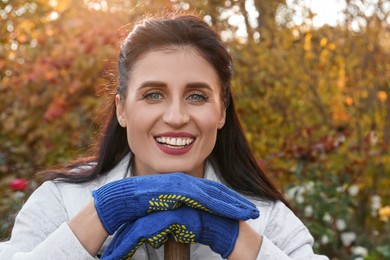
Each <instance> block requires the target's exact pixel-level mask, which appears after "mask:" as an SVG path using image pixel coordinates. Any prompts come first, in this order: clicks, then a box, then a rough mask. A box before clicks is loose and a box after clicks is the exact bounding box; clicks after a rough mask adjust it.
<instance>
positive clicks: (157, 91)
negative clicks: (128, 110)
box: [143, 90, 163, 101]
mask: <svg viewBox="0 0 390 260" xmlns="http://www.w3.org/2000/svg"><path fill="white" fill-rule="evenodd" d="M156 94H157V95H159V98H158V99H160V98H161V96H163V93H162V92H161V91H159V90H150V91H147V92H146V93H145V94H144V95H143V98H144V99H149V100H151V101H156V100H157V98H152V95H156Z"/></svg>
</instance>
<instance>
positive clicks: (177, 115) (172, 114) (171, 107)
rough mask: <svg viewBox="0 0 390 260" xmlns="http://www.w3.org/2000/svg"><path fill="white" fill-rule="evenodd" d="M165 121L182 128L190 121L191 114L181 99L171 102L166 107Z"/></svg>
mask: <svg viewBox="0 0 390 260" xmlns="http://www.w3.org/2000/svg"><path fill="white" fill-rule="evenodd" d="M163 121H164V122H165V123H166V124H168V125H170V126H172V127H173V128H180V127H182V126H184V125H185V124H187V123H188V122H189V121H190V115H189V114H188V112H187V109H186V107H185V105H184V104H181V102H180V101H177V102H171V103H169V104H168V106H167V107H166V108H165V111H164V115H163Z"/></svg>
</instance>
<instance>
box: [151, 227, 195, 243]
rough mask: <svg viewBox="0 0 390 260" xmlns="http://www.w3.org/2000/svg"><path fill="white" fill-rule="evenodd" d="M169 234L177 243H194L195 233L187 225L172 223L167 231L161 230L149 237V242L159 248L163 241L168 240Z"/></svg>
mask: <svg viewBox="0 0 390 260" xmlns="http://www.w3.org/2000/svg"><path fill="white" fill-rule="evenodd" d="M168 234H171V236H172V237H173V238H174V239H175V241H176V242H177V243H183V244H194V243H195V234H194V233H193V232H192V231H190V230H187V227H186V226H185V225H179V224H172V225H170V226H169V227H168V228H167V229H166V230H165V231H162V232H160V233H159V234H157V235H155V236H154V237H151V238H148V241H147V242H148V243H149V244H150V245H151V246H153V247H154V248H159V247H160V246H161V244H162V243H165V242H166V241H167V240H168Z"/></svg>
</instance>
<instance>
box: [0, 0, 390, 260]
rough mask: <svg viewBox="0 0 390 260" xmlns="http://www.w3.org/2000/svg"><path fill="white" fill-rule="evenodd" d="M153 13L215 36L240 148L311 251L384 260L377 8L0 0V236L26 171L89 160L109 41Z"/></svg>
mask: <svg viewBox="0 0 390 260" xmlns="http://www.w3.org/2000/svg"><path fill="white" fill-rule="evenodd" d="M161 10H184V11H194V12H196V13H198V14H200V15H201V16H203V17H204V19H205V20H206V21H207V22H209V23H210V24H212V25H213V26H214V27H215V28H216V29H217V30H218V31H219V32H221V35H222V37H223V39H224V41H225V42H226V44H227V45H228V47H229V50H230V52H231V54H232V56H233V58H234V61H235V68H236V75H235V78H234V82H233V85H234V91H235V98H236V101H237V104H238V110H239V115H240V117H241V119H242V122H243V123H244V127H245V130H246V134H247V137H248V139H249V140H250V144H251V146H252V148H253V149H254V150H255V151H256V155H257V156H258V160H259V163H261V164H262V165H265V166H266V168H267V170H268V171H269V174H270V175H271V176H272V178H273V179H274V180H275V181H276V182H277V183H278V184H279V185H280V187H281V188H282V189H283V190H284V192H285V194H286V196H287V197H288V198H289V199H290V201H291V203H292V205H293V207H294V209H295V211H296V213H297V214H298V215H299V217H300V218H301V219H302V220H303V221H304V223H305V224H306V225H307V226H308V227H309V229H310V230H311V232H312V234H313V235H314V236H315V239H316V243H315V250H316V251H317V252H320V253H323V254H326V255H328V256H329V257H330V258H331V259H390V150H389V149H390V147H389V145H390V62H389V61H390V15H389V13H390V2H389V1H385V0H345V1H344V0H311V1H309V0H246V1H245V0H241V1H240V0H201V1H200V0H199V1H180V0H171V1H168V0H153V1H152V0H149V1H136V0H128V1H120V0H101V1H99V0H95V1H93V0H83V1H82V0H49V1H46V0H35V1H34V0H32V1H25V0H23V1H22V0H0V240H3V239H6V238H7V237H8V236H9V234H10V229H11V227H12V221H13V218H14V216H15V214H16V213H17V211H18V210H19V209H20V207H21V205H22V204H23V202H24V201H25V200H26V199H27V198H28V196H29V195H30V194H31V192H32V191H33V190H34V189H36V187H37V185H39V182H38V180H37V179H36V177H35V176H34V175H35V173H37V172H38V171H40V170H43V169H46V168H48V167H54V166H56V165H63V164H66V163H67V162H69V161H71V160H73V159H75V158H77V157H78V156H81V155H83V154H86V153H88V151H89V148H90V146H91V144H92V143H93V141H94V140H96V137H97V135H98V125H99V123H100V121H101V120H100V119H99V116H100V111H101V110H102V108H103V107H104V105H105V104H106V102H107V97H108V96H109V95H108V94H112V93H114V92H115V88H116V78H115V74H116V57H117V55H118V50H119V46H120V42H121V40H122V39H123V37H124V36H125V35H126V32H128V31H129V30H131V28H132V23H133V22H134V21H136V20H138V19H140V18H141V17H142V16H144V15H145V14H148V13H154V12H156V11H161ZM326 10H331V11H333V12H332V13H327V12H325V11H326ZM324 12H325V13H324Z"/></svg>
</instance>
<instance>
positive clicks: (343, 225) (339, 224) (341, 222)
mask: <svg viewBox="0 0 390 260" xmlns="http://www.w3.org/2000/svg"><path fill="white" fill-rule="evenodd" d="M346 227H347V223H345V220H344V219H340V218H338V219H336V228H337V230H339V231H343V230H344V229H345V228H346Z"/></svg>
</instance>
